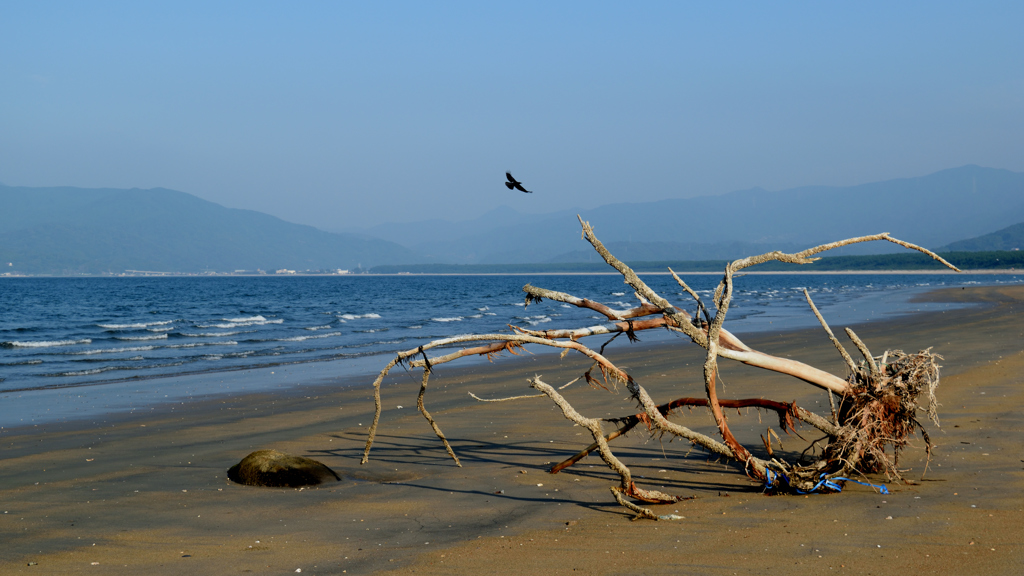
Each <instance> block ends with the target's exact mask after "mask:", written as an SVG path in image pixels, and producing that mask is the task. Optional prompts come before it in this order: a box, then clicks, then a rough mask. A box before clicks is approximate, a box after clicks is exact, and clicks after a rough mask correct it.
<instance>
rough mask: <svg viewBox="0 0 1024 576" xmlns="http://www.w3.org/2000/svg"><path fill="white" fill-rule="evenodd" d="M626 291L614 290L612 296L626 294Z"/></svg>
mask: <svg viewBox="0 0 1024 576" xmlns="http://www.w3.org/2000/svg"><path fill="white" fill-rule="evenodd" d="M625 295H626V293H625V292H612V296H625Z"/></svg>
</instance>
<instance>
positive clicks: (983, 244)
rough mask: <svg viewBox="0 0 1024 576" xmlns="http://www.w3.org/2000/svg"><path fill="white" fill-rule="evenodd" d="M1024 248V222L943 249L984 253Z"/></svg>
mask: <svg viewBox="0 0 1024 576" xmlns="http://www.w3.org/2000/svg"><path fill="white" fill-rule="evenodd" d="M1022 248H1024V222H1021V223H1019V224H1014V225H1013V226H1008V227H1006V228H1003V229H1002V230H996V231H995V232H993V233H991V234H985V235H984V236H978V237H977V238H970V239H967V240H961V241H959V242H953V243H952V244H950V245H948V246H945V247H943V248H942V249H943V250H947V251H957V250H959V251H965V252H982V251H990V250H1020V249H1022Z"/></svg>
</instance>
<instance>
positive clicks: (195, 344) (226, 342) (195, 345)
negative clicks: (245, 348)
mask: <svg viewBox="0 0 1024 576" xmlns="http://www.w3.org/2000/svg"><path fill="white" fill-rule="evenodd" d="M236 344H238V342H235V341H234V340H223V341H220V342H190V343H188V344H172V345H170V346H166V348H198V347H200V346H234V345H236Z"/></svg>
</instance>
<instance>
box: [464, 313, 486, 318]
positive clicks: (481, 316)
mask: <svg viewBox="0 0 1024 576" xmlns="http://www.w3.org/2000/svg"><path fill="white" fill-rule="evenodd" d="M483 317H484V315H483V314H473V315H470V316H466V318H483Z"/></svg>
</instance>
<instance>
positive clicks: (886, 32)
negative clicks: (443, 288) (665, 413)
mask: <svg viewBox="0 0 1024 576" xmlns="http://www.w3.org/2000/svg"><path fill="white" fill-rule="evenodd" d="M1022 23H1024V3H1020V2H1003V3H986V2H974V3H945V2H902V3H891V2H884V3H872V2H861V3H856V4H852V3H851V4H850V5H845V6H841V5H839V3H811V2H807V3H787V2H784V3H773V4H772V5H768V3H700V4H698V3H684V2H671V3H646V4H642V5H639V6H637V5H630V6H626V5H625V3H600V2H579V3H570V2H564V3H551V2H540V3H525V2H516V3H476V2H474V3H437V4H434V3H425V2H408V3H405V2H381V3H360V4H355V3H340V2H331V3H326V2H325V3H313V2H308V3H301V4H300V3H290V4H285V3H277V4H271V3H257V2H245V3H241V2H239V3H207V2H200V3H189V2H173V3H163V4H156V3H138V2H131V3H105V2H88V3H86V2H77V3H71V2H68V3H52V2H7V3H3V4H2V5H0V182H3V183H5V184H8V185H17V186H58V185H70V186H82V187H119V188H130V187H140V188H151V187H166V188H173V189H177V190H182V191H185V192H189V193H192V194H195V195H197V196H200V197H202V198H205V199H208V200H211V201H214V202H218V203H221V204H224V205H226V206H230V207H237V208H250V209H254V210H260V211H263V212H268V213H270V214H274V215H276V216H280V217H282V218H285V219H287V220H290V221H293V222H301V223H305V224H312V225H315V226H318V227H321V228H325V229H331V230H340V229H346V228H352V227H359V226H367V225H371V224H376V223H380V222H385V221H411V220H418V219H422V218H435V217H439V218H448V219H463V218H470V217H475V216H478V215H480V214H482V213H484V212H486V211H487V210H490V209H493V208H494V207H497V206H499V205H502V204H505V205H508V206H512V207H513V208H516V209H518V210H521V211H526V212H546V211H551V210H556V209H564V208H572V207H593V206H597V205H601V204H607V203H612V202H622V201H646V200H659V199H664V198H673V197H689V196H696V195H706V194H719V193H723V192H728V191H732V190H737V189H743V188H750V187H754V186H761V187H764V188H767V189H770V190H772V189H783V188H789V187H794V186H801V185H810V184H828V185H849V184H858V183H863V182H871V181H876V180H883V179H889V178H898V177H907V176H918V175H923V174H927V173H930V172H934V171H937V170H941V169H944V168H951V167H955V166H961V165H964V164H980V165H982V166H990V167H997V168H1007V169H1010V170H1016V171H1024V34H1021V33H1020V30H1021V25H1022ZM506 169H511V170H512V172H513V174H515V175H516V177H518V178H519V179H520V180H522V181H523V182H524V183H525V184H526V186H527V188H529V189H531V190H535V194H532V195H525V194H520V193H512V192H509V191H508V190H507V189H506V188H505V187H504V186H502V181H503V178H504V174H503V173H504V171H505V170H506Z"/></svg>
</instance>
